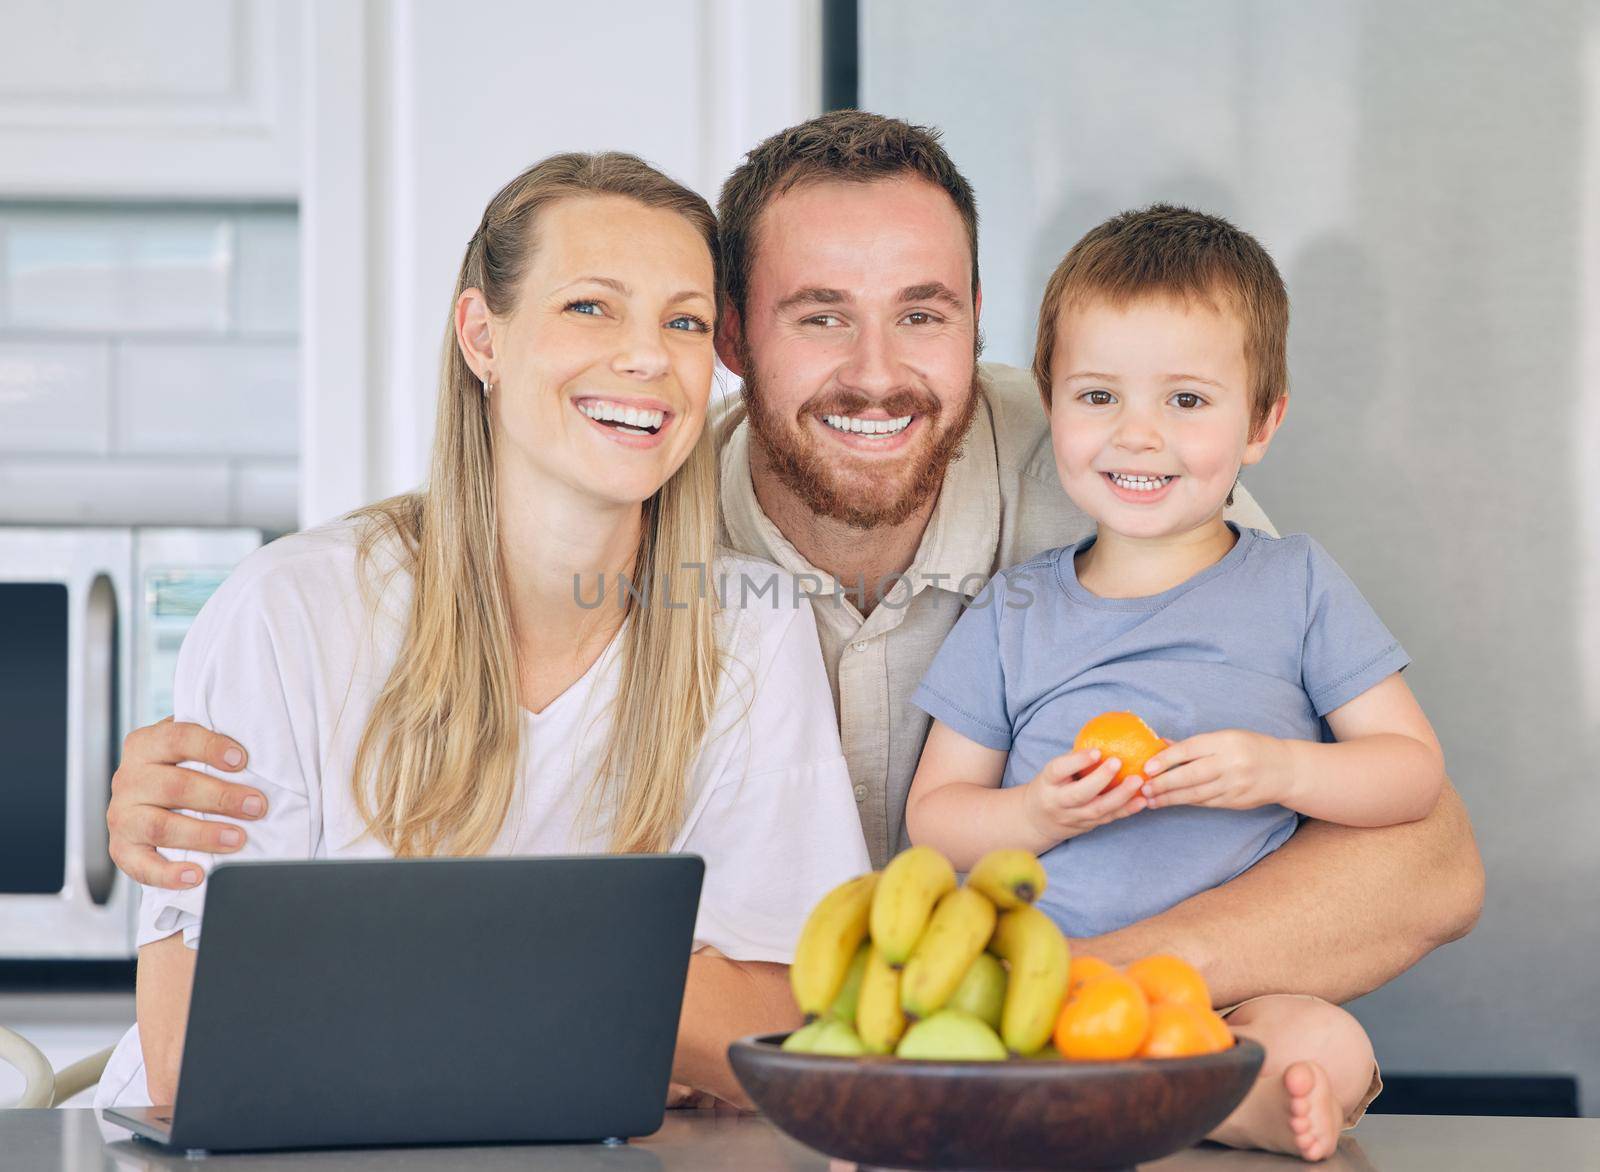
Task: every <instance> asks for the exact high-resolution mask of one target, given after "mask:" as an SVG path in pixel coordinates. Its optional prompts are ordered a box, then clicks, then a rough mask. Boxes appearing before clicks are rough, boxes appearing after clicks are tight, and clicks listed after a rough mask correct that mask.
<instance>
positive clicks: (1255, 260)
mask: <svg viewBox="0 0 1600 1172" xmlns="http://www.w3.org/2000/svg"><path fill="white" fill-rule="evenodd" d="M1151 295H1164V296H1168V297H1178V298H1182V299H1184V300H1189V299H1191V298H1193V299H1197V300H1199V301H1200V302H1202V303H1204V304H1208V305H1211V306H1212V307H1213V308H1217V309H1223V308H1225V307H1226V308H1230V309H1232V310H1233V312H1235V313H1237V314H1238V315H1239V317H1240V319H1241V320H1242V321H1243V322H1244V357H1245V363H1246V365H1247V366H1248V367H1249V370H1250V432H1251V434H1252V435H1254V434H1256V433H1257V431H1259V429H1260V428H1261V425H1262V424H1263V423H1265V422H1266V420H1267V416H1268V415H1269V414H1270V413H1271V411H1272V408H1273V406H1274V404H1276V403H1277V402H1278V400H1279V399H1281V398H1283V396H1284V395H1285V394H1287V393H1288V390H1289V359H1288V340H1289V294H1288V292H1287V290H1285V289H1284V286H1283V278H1282V277H1281V276H1279V274H1278V266H1277V265H1275V264H1273V263H1272V258H1271V257H1270V256H1268V255H1267V250H1266V249H1264V248H1262V247H1261V244H1260V242H1259V241H1257V240H1256V238H1255V237H1253V236H1251V235H1250V234H1249V233H1246V232H1241V231H1240V230H1239V229H1238V228H1235V227H1234V226H1233V225H1232V224H1230V223H1228V221H1227V220H1224V219H1223V218H1222V217H1221V216H1210V215H1206V214H1205V213H1203V212H1196V211H1191V210H1190V209H1188V208H1180V207H1174V206H1173V205H1171V204H1160V203H1158V204H1154V205H1152V206H1150V207H1148V208H1144V209H1143V210H1140V211H1131V212H1122V213H1121V214H1119V215H1115V216H1112V217H1111V218H1110V219H1109V220H1107V221H1106V222H1105V223H1103V224H1101V225H1100V226H1099V227H1097V228H1092V229H1090V231H1089V232H1088V234H1087V235H1085V236H1084V237H1083V239H1081V240H1079V241H1078V242H1077V243H1076V244H1074V245H1073V246H1072V249H1071V251H1069V252H1068V253H1067V255H1066V256H1065V257H1063V258H1062V260H1061V263H1060V264H1059V265H1057V266H1056V271H1055V272H1053V273H1051V274H1050V280H1049V281H1048V282H1047V283H1046V284H1045V287H1044V300H1043V301H1042V302H1041V303H1040V305H1039V336H1038V341H1037V342H1036V344H1035V346H1034V351H1033V380H1034V382H1035V383H1037V384H1038V387H1039V394H1040V396H1041V397H1043V399H1044V405H1045V409H1046V410H1049V408H1050V364H1051V362H1052V361H1053V360H1054V358H1055V348H1056V322H1057V319H1058V318H1059V317H1060V314H1061V311H1062V309H1063V308H1068V307H1073V306H1081V305H1085V304H1088V303H1090V302H1093V301H1109V302H1110V303H1111V304H1112V305H1115V306H1118V307H1121V306H1125V305H1127V304H1129V303H1130V302H1132V301H1134V300H1136V299H1138V298H1140V297H1148V296H1151ZM1219 303H1220V304H1219Z"/></svg>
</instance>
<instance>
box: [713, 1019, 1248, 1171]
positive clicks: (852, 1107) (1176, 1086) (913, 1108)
mask: <svg viewBox="0 0 1600 1172" xmlns="http://www.w3.org/2000/svg"><path fill="white" fill-rule="evenodd" d="M786 1036H787V1035H786V1034H765V1035H758V1036H755V1037H749V1038H743V1039H741V1040H740V1041H737V1042H735V1043H733V1045H731V1046H729V1047H728V1057H729V1059H730V1060H731V1061H732V1063H733V1069H734V1073H735V1074H737V1075H738V1076H739V1081H740V1083H742V1084H743V1085H744V1089H745V1091H746V1092H747V1093H748V1094H749V1096H750V1098H751V1099H752V1100H754V1101H755V1104H756V1106H757V1107H759V1108H760V1109H761V1110H762V1111H763V1112H765V1113H766V1115H767V1116H768V1117H769V1118H770V1119H771V1120H772V1122H773V1123H775V1124H776V1125H777V1126H778V1127H780V1128H781V1129H782V1130H784V1131H785V1132H787V1133H788V1134H789V1135H791V1136H793V1137H794V1138H795V1139H797V1140H799V1141H800V1142H801V1143H803V1144H805V1145H807V1146H808V1147H812V1148H815V1149H816V1150H817V1151H819V1152H822V1153H824V1154H825V1155H829V1156H833V1157H835V1158H837V1159H841V1160H854V1161H856V1162H857V1163H860V1164H864V1165H868V1166H873V1167H879V1168H917V1169H922V1168H935V1169H967V1170H978V1172H1002V1170H1005V1172H1012V1170H1014V1172H1027V1170H1031V1169H1041V1170H1043V1169H1083V1170H1090V1169H1120V1168H1128V1167H1131V1166H1132V1165H1134V1164H1139V1163H1143V1162H1145V1161H1147V1160H1154V1159H1158V1158H1159V1157H1161V1156H1165V1155H1167V1154H1168V1153H1170V1152H1175V1151H1177V1150H1178V1149H1179V1148H1185V1147H1188V1146H1189V1145H1190V1144H1192V1143H1195V1142H1196V1141H1197V1140H1199V1139H1201V1138H1202V1137H1203V1136H1204V1135H1205V1134H1206V1132H1208V1131H1210V1130H1211V1129H1212V1128H1213V1127H1215V1126H1216V1125H1217V1124H1218V1123H1221V1122H1222V1121H1223V1120H1224V1119H1225V1118H1227V1116H1228V1113H1229V1112H1230V1111H1232V1110H1233V1109H1234V1107H1236V1106H1238V1104H1239V1102H1240V1100H1242V1099H1243V1098H1244V1096H1245V1092H1246V1091H1248V1090H1249V1089H1250V1084H1251V1083H1252V1082H1253V1081H1254V1080H1255V1077H1256V1072H1257V1071H1258V1070H1260V1069H1261V1061H1262V1058H1263V1057H1264V1052H1263V1051H1262V1049H1261V1047H1260V1046H1259V1045H1258V1044H1257V1043H1255V1042H1252V1041H1249V1040H1248V1039H1243V1038H1241V1039H1240V1040H1239V1041H1238V1042H1237V1043H1236V1044H1235V1045H1234V1046H1233V1047H1232V1049H1229V1050H1224V1051H1222V1052H1221V1053H1217V1054H1206V1055H1201V1056H1198V1057H1194V1058H1146V1059H1131V1060H1129V1061H1126V1062H1062V1061H1059V1060H1049V1061H1046V1060H1023V1059H1014V1060H1011V1061H1007V1062H911V1061H904V1060H901V1059H896V1058H890V1057H870V1058H832V1057H827V1056H824V1055H819V1054H791V1053H786V1052H784V1051H783V1050H781V1049H779V1046H780V1044H781V1043H782V1042H783V1039H784V1038H785V1037H786Z"/></svg>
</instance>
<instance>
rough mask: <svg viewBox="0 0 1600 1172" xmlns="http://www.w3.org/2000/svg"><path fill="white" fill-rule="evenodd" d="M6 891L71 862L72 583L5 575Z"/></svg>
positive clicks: (59, 876) (55, 880)
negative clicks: (69, 681)
mask: <svg viewBox="0 0 1600 1172" xmlns="http://www.w3.org/2000/svg"><path fill="white" fill-rule="evenodd" d="M0 744H3V745H5V747H6V748H5V757H4V762H3V764H0V896H5V895H53V894H55V893H56V892H58V891H60V890H61V887H62V881H63V876H64V875H65V873H66V868H67V856H66V842H67V588H66V586H65V585H64V584H63V583H60V582H0Z"/></svg>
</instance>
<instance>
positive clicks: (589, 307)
mask: <svg viewBox="0 0 1600 1172" xmlns="http://www.w3.org/2000/svg"><path fill="white" fill-rule="evenodd" d="M567 308H568V309H571V310H575V311H577V312H578V313H582V314H586V315H588V316H589V317H599V316H600V303H599V302H598V301H569V302H567Z"/></svg>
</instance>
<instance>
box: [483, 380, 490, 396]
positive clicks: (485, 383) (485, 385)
mask: <svg viewBox="0 0 1600 1172" xmlns="http://www.w3.org/2000/svg"><path fill="white" fill-rule="evenodd" d="M483 393H484V394H485V395H487V394H488V393H489V380H488V379H484V380H483Z"/></svg>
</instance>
